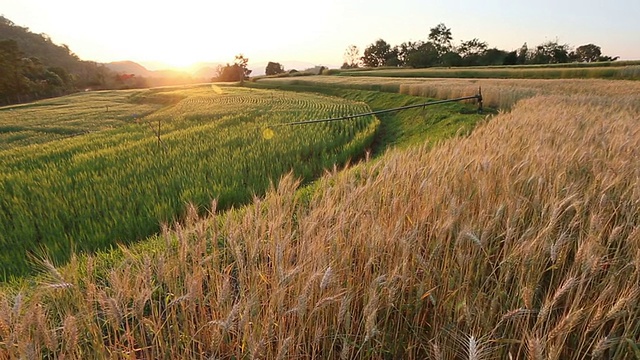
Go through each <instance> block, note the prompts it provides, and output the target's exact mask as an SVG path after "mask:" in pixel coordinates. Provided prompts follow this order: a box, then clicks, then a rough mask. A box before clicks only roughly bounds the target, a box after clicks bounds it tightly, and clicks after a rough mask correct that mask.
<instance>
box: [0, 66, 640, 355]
mask: <svg viewBox="0 0 640 360" xmlns="http://www.w3.org/2000/svg"><path fill="white" fill-rule="evenodd" d="M323 79H328V80H326V81H331V82H332V84H333V85H335V83H338V82H343V81H344V82H347V81H348V82H357V81H370V82H369V83H365V84H364V85H367V86H368V85H371V84H372V83H373V81H374V80H367V79H361V78H357V79H351V78H349V79H342V78H335V77H324V78H323ZM283 80H286V79H283ZM269 81H277V79H274V80H269ZM289 81H291V80H289ZM296 81H297V80H296ZM304 81H311V80H304ZM313 81H316V80H313ZM318 81H320V80H318ZM323 81H324V80H323ZM375 81H377V82H378V84H380V85H389V86H391V85H392V86H397V89H398V90H399V91H401V92H403V93H411V94H421V95H429V96H437V97H452V96H458V94H460V95H463V96H464V95H469V94H468V92H469V91H472V92H473V91H475V89H476V88H477V86H478V85H479V84H480V82H471V81H465V80H439V81H424V80H422V81H421V80H418V79H401V80H400V79H375ZM333 85H332V86H333ZM339 85H340V84H339ZM356 85H358V84H356ZM481 85H482V87H483V93H484V94H485V99H486V100H485V101H486V102H487V103H488V104H493V105H500V106H502V107H506V106H507V105H508V107H509V108H510V110H509V111H508V112H506V111H504V112H500V114H498V115H497V116H495V117H493V118H488V120H487V121H486V122H485V123H483V124H482V125H480V126H479V127H478V128H476V130H475V131H474V132H473V133H472V134H471V135H470V136H468V137H459V138H455V139H452V140H449V141H446V142H443V143H442V144H439V145H438V146H435V147H433V146H428V145H427V144H425V145H423V146H419V147H414V148H411V149H408V150H395V151H389V152H387V153H386V154H384V155H383V156H381V157H380V158H379V159H376V160H374V161H369V162H364V163H360V164H357V165H354V166H352V167H351V168H350V169H347V170H346V171H342V172H337V171H335V172H332V173H328V174H326V175H325V176H324V177H323V178H322V179H321V180H320V183H319V184H318V185H317V187H315V191H313V192H311V193H305V194H304V196H302V195H301V194H300V192H298V191H297V188H298V184H299V182H298V181H297V180H296V179H294V178H293V177H292V176H286V177H284V178H283V179H282V180H281V181H280V183H279V185H277V186H276V187H275V188H274V189H272V191H270V192H269V193H268V194H267V195H266V196H265V197H264V198H259V199H258V198H257V199H255V201H254V202H253V204H251V205H249V206H247V207H246V208H243V209H241V210H237V211H231V212H220V213H216V212H215V210H212V211H211V213H210V214H209V215H208V216H205V217H198V215H196V211H195V210H192V211H191V215H190V216H189V217H188V219H187V221H186V222H185V223H182V224H176V225H175V226H174V227H173V228H171V229H169V228H166V229H165V230H164V231H163V234H162V235H160V236H158V237H157V238H155V239H151V240H149V241H148V242H147V243H144V244H141V245H137V246H132V247H131V248H124V247H123V248H121V252H122V254H123V255H122V257H121V258H117V259H115V260H110V261H106V260H105V259H104V258H101V257H100V256H98V257H89V258H87V259H75V260H74V261H72V262H71V264H70V265H68V266H66V267H63V268H55V267H53V266H52V265H51V264H49V263H48V262H46V261H44V262H43V267H44V268H47V269H48V271H47V272H46V273H44V274H43V275H42V276H41V277H40V278H38V280H37V281H34V283H33V284H31V285H25V286H23V287H22V288H21V289H17V288H15V287H12V288H7V289H5V290H3V291H2V293H1V294H0V358H52V359H53V358H55V359H85V358H105V359H106V358H115V359H133V358H137V359H188V358H195V359H252V358H258V359H259V358H265V359H299V358H316V359H323V358H328V359H354V358H368V359H400V358H405V359H425V358H426V359H511V358H512V359H535V360H538V359H634V358H640V350H639V347H640V335H639V334H640V127H639V126H638V125H639V121H640V106H639V105H638V104H640V91H639V90H640V83H637V82H627V81H598V80H586V81H577V80H576V81H574V80H571V81H561V82H549V81H538V80H531V81H506V80H505V81H502V80H482V82H481ZM340 86H347V85H344V84H342V85H340ZM516 101H517V102H516Z"/></svg>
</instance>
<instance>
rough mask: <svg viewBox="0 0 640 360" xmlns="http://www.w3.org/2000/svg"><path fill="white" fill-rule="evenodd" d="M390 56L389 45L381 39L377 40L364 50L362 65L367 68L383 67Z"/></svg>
mask: <svg viewBox="0 0 640 360" xmlns="http://www.w3.org/2000/svg"><path fill="white" fill-rule="evenodd" d="M391 54H392V52H391V45H389V44H388V43H387V42H386V41H384V40H382V39H378V40H377V41H376V42H375V43H373V44H371V45H369V46H367V47H366V49H364V56H363V57H362V63H363V64H364V65H365V66H368V67H378V66H385V65H387V61H388V59H389V58H390V55H391Z"/></svg>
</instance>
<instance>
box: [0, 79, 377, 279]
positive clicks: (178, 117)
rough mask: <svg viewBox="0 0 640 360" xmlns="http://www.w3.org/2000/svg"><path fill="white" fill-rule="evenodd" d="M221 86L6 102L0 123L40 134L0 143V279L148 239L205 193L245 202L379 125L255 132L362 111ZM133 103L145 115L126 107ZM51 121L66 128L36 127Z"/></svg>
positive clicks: (221, 202)
mask: <svg viewBox="0 0 640 360" xmlns="http://www.w3.org/2000/svg"><path fill="white" fill-rule="evenodd" d="M219 90H220V89H219V88H213V89H212V87H211V86H205V87H193V88H177V89H171V88H168V89H160V90H150V91H145V92H135V93H130V92H124V93H121V92H109V93H90V94H79V95H75V96H72V97H66V98H59V99H56V100H51V101H50V102H44V103H38V104H36V105H35V106H34V105H32V106H21V107H14V108H8V109H7V108H5V109H4V110H3V112H4V113H6V112H8V113H9V114H10V116H7V117H4V118H2V120H0V127H2V126H4V127H6V128H9V127H15V126H16V124H17V123H20V122H21V119H23V118H24V119H25V120H24V123H25V124H28V125H29V126H31V128H33V129H37V130H42V131H35V134H32V133H31V131H25V130H20V129H16V131H13V132H12V134H13V136H23V142H24V144H22V146H16V145H15V144H5V145H4V146H5V148H8V149H6V150H3V151H0V190H1V192H2V197H1V198H0V245H1V246H2V247H3V249H5V250H4V251H2V253H1V254H0V264H1V265H2V269H3V274H0V276H2V277H4V278H7V277H8V276H13V275H23V274H27V273H29V272H30V271H31V269H30V265H29V261H30V260H29V259H28V254H34V255H35V256H36V257H44V256H46V257H49V258H51V259H53V260H54V261H55V262H63V261H66V260H67V259H68V258H69V256H70V254H72V253H73V252H85V251H95V250H98V249H108V248H110V247H112V246H113V245H114V244H115V243H116V242H122V243H130V242H132V241H135V240H138V239H143V238H146V237H147V236H149V235H151V234H153V233H156V232H158V231H159V229H160V223H161V222H171V221H173V220H178V219H179V218H180V214H181V213H182V212H183V210H184V208H185V206H186V204H187V203H193V204H195V206H196V207H197V208H198V209H199V210H200V211H204V210H205V209H206V208H207V207H208V206H209V205H210V204H211V201H212V200H213V199H217V201H218V207H219V208H221V209H224V208H228V207H230V206H234V205H239V204H243V203H246V202H248V201H250V200H251V198H252V197H253V196H254V195H260V194H262V193H263V192H264V191H265V190H266V189H267V188H268V187H269V184H270V183H271V182H272V181H276V180H277V179H279V178H280V177H281V176H283V175H284V174H286V173H288V172H293V173H294V174H295V176H297V177H299V178H301V179H303V180H304V181H310V180H311V179H313V178H314V177H316V176H317V175H319V174H321V173H322V172H323V170H324V169H325V168H331V167H333V166H334V164H343V163H345V162H347V161H348V160H349V159H350V158H355V157H359V156H361V154H362V153H363V152H364V150H365V148H367V147H368V146H369V144H370V143H371V142H372V141H373V137H374V134H375V131H376V129H377V124H378V120H377V119H375V118H373V117H371V116H369V117H365V118H360V119H357V120H354V121H350V122H343V123H335V124H318V125H313V126H305V127H301V128H295V129H294V128H293V127H287V126H284V127H277V128H274V130H275V136H274V137H273V138H272V139H265V138H263V136H262V135H263V130H264V128H265V127H267V126H270V125H273V124H277V123H285V122H292V121H297V120H304V119H309V118H315V117H328V116H334V115H344V114H349V113H354V112H365V111H369V108H368V107H367V106H366V105H365V104H362V103H356V102H353V101H348V100H343V99H339V98H330V97H326V96H319V95H309V94H298V93H290V92H278V91H262V90H255V89H243V88H225V89H224V92H223V93H222V94H220V93H219V92H220V91H219ZM83 97H86V98H84V100H83ZM106 106H109V112H108V113H107V112H106ZM154 109H159V110H157V111H153V110H154ZM142 110H147V111H149V113H148V114H147V115H146V116H140V115H136V116H132V115H131V113H132V112H134V111H136V112H138V114H141V113H142ZM100 116H103V117H104V123H103V122H102V121H101V120H100ZM112 117H113V119H115V120H113V119H112ZM82 119H87V121H86V122H83V121H82ZM52 124H55V126H56V127H62V126H64V127H65V128H66V129H68V132H66V133H64V135H60V138H56V137H48V136H44V135H41V134H40V133H41V132H44V131H45V130H47V131H50V130H51V128H52V127H53V126H54V125H52ZM105 124H109V125H105ZM25 126H26V125H25ZM158 128H159V129H160V131H159V132H158ZM43 129H45V130H43ZM69 134H71V135H80V134H83V135H81V136H71V137H69V136H67V135H69ZM158 134H159V138H160V141H158Z"/></svg>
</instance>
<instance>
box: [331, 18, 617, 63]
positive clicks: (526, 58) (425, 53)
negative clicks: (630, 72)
mask: <svg viewBox="0 0 640 360" xmlns="http://www.w3.org/2000/svg"><path fill="white" fill-rule="evenodd" d="M617 59H618V57H617V56H616V57H610V56H605V55H603V54H602V49H601V48H600V46H597V45H595V44H586V45H581V46H578V47H577V48H575V49H572V48H571V46H569V45H568V44H560V43H559V41H558V40H557V39H556V40H550V41H547V42H544V43H542V44H540V45H537V46H535V47H533V48H529V46H528V45H527V43H526V42H525V43H524V44H523V45H522V47H520V48H519V49H517V50H513V51H506V50H501V49H498V48H495V47H489V44H488V43H487V42H485V41H481V40H479V39H477V38H474V39H471V40H467V41H462V42H461V43H460V45H458V46H455V45H453V36H452V32H451V28H448V27H447V26H446V25H445V24H444V23H440V24H438V25H437V26H435V27H433V28H431V29H430V30H429V36H428V39H427V41H422V40H418V41H407V42H403V43H402V44H400V45H395V46H391V44H389V43H387V42H386V41H385V40H383V39H378V40H376V41H375V42H374V43H372V44H369V45H368V46H367V47H366V48H365V49H364V54H363V55H362V56H360V49H359V48H358V47H357V46H355V45H350V46H349V47H348V48H347V49H346V51H345V54H344V63H343V64H342V69H352V68H358V67H361V66H364V67H382V66H386V67H411V68H426V67H433V66H445V67H455V66H491V65H533V64H560V63H570V62H598V61H615V60H617Z"/></svg>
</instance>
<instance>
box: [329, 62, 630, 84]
mask: <svg viewBox="0 0 640 360" xmlns="http://www.w3.org/2000/svg"><path fill="white" fill-rule="evenodd" d="M595 64H597V63H595ZM608 64H609V66H594V65H591V66H588V65H585V64H583V65H582V66H580V65H577V64H554V65H556V66H552V65H522V66H515V65H514V66H508V67H507V66H481V67H480V66H478V67H451V68H425V69H397V68H396V69H394V68H384V69H356V70H353V71H349V70H340V71H332V72H333V73H337V74H338V75H340V76H381V77H409V78H412V77H419V78H485V79H487V78H503V79H610V80H640V63H638V62H630V63H629V64H625V65H622V64H616V63H615V62H613V63H608ZM558 65H562V66H558Z"/></svg>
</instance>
